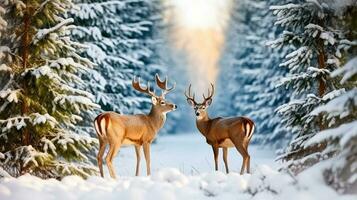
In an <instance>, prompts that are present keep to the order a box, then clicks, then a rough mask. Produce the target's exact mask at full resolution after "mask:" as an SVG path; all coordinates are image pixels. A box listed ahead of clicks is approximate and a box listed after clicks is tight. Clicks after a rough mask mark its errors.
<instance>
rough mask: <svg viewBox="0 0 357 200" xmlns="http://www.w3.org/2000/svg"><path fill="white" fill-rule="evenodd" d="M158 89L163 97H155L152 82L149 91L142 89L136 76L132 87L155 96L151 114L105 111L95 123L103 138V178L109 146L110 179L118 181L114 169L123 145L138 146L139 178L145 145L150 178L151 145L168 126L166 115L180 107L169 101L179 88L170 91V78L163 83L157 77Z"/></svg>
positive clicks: (99, 157) (101, 156) (100, 140)
mask: <svg viewBox="0 0 357 200" xmlns="http://www.w3.org/2000/svg"><path fill="white" fill-rule="evenodd" d="M155 79H156V84H157V86H158V87H159V88H160V89H162V94H161V96H157V95H155V91H152V90H151V89H150V85H149V82H148V84H147V86H146V88H142V87H141V86H140V77H139V80H137V79H136V77H134V79H133V81H132V86H133V88H134V89H135V90H137V91H139V92H142V93H145V94H147V95H149V96H151V101H152V102H151V103H152V107H151V110H150V113H149V114H147V115H144V114H137V115H121V114H118V113H115V112H105V113H102V114H100V115H98V116H97V117H96V118H95V120H94V126H95V130H96V132H97V135H98V138H99V152H98V155H97V160H98V167H99V171H100V175H101V176H102V177H104V175H103V155H104V151H105V147H106V146H107V144H109V151H108V154H107V155H106V157H105V160H106V162H107V166H108V169H109V173H110V176H111V177H112V178H116V175H115V172H114V169H113V163H112V162H113V158H114V157H115V156H116V154H117V153H118V151H119V149H120V147H121V146H122V145H134V146H135V152H136V172H135V175H136V176H138V175H139V167H140V148H141V146H143V150H144V156H145V161H146V173H147V175H150V144H151V143H152V141H153V140H154V139H155V137H156V135H157V133H158V131H159V130H160V128H161V127H162V126H163V125H164V123H165V120H166V113H168V112H170V111H173V110H175V109H176V108H177V106H176V105H175V104H173V103H170V102H168V101H166V99H165V95H166V94H167V93H168V92H170V91H172V90H173V89H174V88H175V85H174V86H172V87H171V88H169V89H168V88H167V78H165V80H164V81H161V80H160V78H159V76H158V75H157V74H156V75H155Z"/></svg>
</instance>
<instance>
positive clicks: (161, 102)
mask: <svg viewBox="0 0 357 200" xmlns="http://www.w3.org/2000/svg"><path fill="white" fill-rule="evenodd" d="M155 80H156V85H157V86H158V87H159V88H160V89H161V90H162V92H161V95H160V96H158V95H156V94H155V90H151V89H150V83H149V82H148V83H147V86H146V88H143V87H141V86H140V77H139V78H136V77H134V79H133V82H132V85H133V88H134V89H135V90H137V91H139V92H141V93H144V94H147V95H149V96H151V103H152V105H153V108H154V109H155V110H156V111H158V112H160V113H164V114H165V113H167V112H170V111H173V110H175V109H176V108H177V106H176V105H175V104H173V103H171V102H169V101H167V100H166V99H165V95H166V94H168V93H169V92H171V91H172V90H173V89H175V86H176V84H174V85H173V86H172V87H171V88H168V87H167V80H168V78H167V77H166V78H165V80H163V81H161V79H160V77H159V75H158V74H156V75H155Z"/></svg>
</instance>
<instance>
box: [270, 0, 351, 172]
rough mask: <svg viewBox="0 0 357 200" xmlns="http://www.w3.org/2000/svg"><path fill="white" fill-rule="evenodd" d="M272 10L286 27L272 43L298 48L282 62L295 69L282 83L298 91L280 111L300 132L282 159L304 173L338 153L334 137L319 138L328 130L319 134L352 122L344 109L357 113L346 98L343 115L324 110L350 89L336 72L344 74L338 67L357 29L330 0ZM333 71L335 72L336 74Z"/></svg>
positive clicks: (274, 7) (348, 49)
mask: <svg viewBox="0 0 357 200" xmlns="http://www.w3.org/2000/svg"><path fill="white" fill-rule="evenodd" d="M352 5H353V4H352ZM354 6H356V5H354ZM352 7H353V6H352ZM271 10H272V11H273V13H274V14H275V15H276V16H277V19H276V22H275V24H276V25H277V26H280V27H282V28H283V29H284V32H283V34H282V35H281V37H280V38H278V39H277V40H275V41H274V42H272V43H271V45H272V46H273V47H282V46H289V47H291V48H293V50H292V51H291V52H289V53H288V54H287V55H286V56H285V61H284V62H282V63H281V64H280V65H281V66H283V67H286V68H287V69H288V70H289V74H288V75H287V76H286V77H284V78H282V79H281V83H280V84H279V85H280V86H281V87H284V88H290V89H292V90H293V94H292V100H291V101H290V102H289V103H287V104H284V105H282V106H280V107H279V108H278V112H279V113H280V114H281V115H282V117H283V122H284V123H285V124H286V125H287V126H288V127H290V128H291V129H292V131H295V132H296V134H294V138H293V140H292V141H291V143H290V144H289V146H288V148H287V149H286V152H285V153H284V154H283V155H282V158H283V160H285V161H287V162H285V164H286V166H288V167H289V168H290V169H292V170H293V171H294V172H300V171H301V170H303V169H305V168H306V167H309V166H311V165H313V164H315V163H317V162H319V161H321V160H323V159H326V158H328V157H330V156H332V155H331V154H330V153H331V152H334V150H333V149H334V147H332V146H331V145H330V143H329V142H327V141H324V140H315V139H313V138H315V136H317V135H324V134H317V133H318V132H321V133H323V132H325V131H328V129H329V128H333V127H336V126H337V125H338V124H341V123H348V122H349V121H350V120H351V119H350V120H347V119H345V118H344V116H343V114H342V110H343V109H348V110H349V112H345V113H344V114H346V115H350V114H351V113H352V116H353V115H354V116H355V115H356V114H355V111H356V110H355V107H354V108H353V107H348V106H347V105H346V104H345V103H346V102H345V103H343V104H341V105H339V106H340V107H339V108H343V109H342V110H340V111H341V112H340V113H339V114H342V115H341V116H334V117H331V116H332V115H333V114H332V113H330V111H328V112H327V115H324V114H323V112H318V111H319V110H320V111H322V110H324V109H322V108H321V107H320V106H322V107H323V105H325V104H326V105H325V106H327V105H332V104H334V103H336V101H341V102H340V103H342V100H341V99H340V100H335V99H336V98H339V97H340V96H341V95H342V94H343V93H345V92H344V91H345V90H346V89H345V88H344V87H343V86H341V84H344V81H342V82H341V81H340V79H339V78H338V77H335V76H334V75H333V74H334V73H336V74H338V71H337V72H336V71H334V70H337V69H338V68H339V67H340V65H341V63H343V61H344V59H345V57H346V55H349V54H350V53H349V51H351V47H353V46H354V45H355V42H353V41H352V40H355V39H356V38H353V37H350V35H351V34H352V35H354V34H355V30H352V29H351V27H348V26H345V25H344V24H343V23H341V21H343V20H344V19H343V17H342V18H341V17H340V16H338V15H337V13H336V11H335V9H334V7H332V6H330V4H329V3H328V1H323V0H321V1H308V0H306V1H305V0H297V1H293V3H289V4H285V5H277V6H272V7H271ZM342 13H343V12H342ZM332 71H334V73H332V75H331V72H332ZM348 74H351V73H350V72H349V73H348ZM353 87H355V86H353ZM347 94H350V93H346V95H347ZM341 98H342V97H341ZM354 98H355V97H354ZM347 101H348V102H349V101H350V100H347ZM352 101H353V100H352ZM349 105H350V104H349ZM345 106H346V107H345ZM354 106H355V103H354ZM327 107H328V106H327ZM318 108H320V109H318ZM325 111H327V110H325ZM311 113H315V114H311ZM338 117H340V119H339V120H337V118H338ZM352 118H353V117H352ZM338 121H339V122H338ZM325 129H327V130H325ZM354 134H355V133H354ZM326 135H328V134H326ZM347 135H348V134H347ZM341 137H342V136H341ZM311 138H312V139H311ZM311 141H316V142H311ZM347 143H348V142H347ZM312 144H313V145H312ZM341 146H343V144H341ZM342 148H344V147H342ZM346 149H348V148H346Z"/></svg>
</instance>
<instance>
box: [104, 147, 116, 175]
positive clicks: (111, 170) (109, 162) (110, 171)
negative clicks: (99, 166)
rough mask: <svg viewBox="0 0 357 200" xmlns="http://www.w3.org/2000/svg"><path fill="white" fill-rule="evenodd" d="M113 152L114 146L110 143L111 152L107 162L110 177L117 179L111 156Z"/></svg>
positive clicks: (106, 159)
mask: <svg viewBox="0 0 357 200" xmlns="http://www.w3.org/2000/svg"><path fill="white" fill-rule="evenodd" d="M113 152H114V144H110V143H109V151H108V154H107V156H106V157H105V161H106V162H107V167H108V170H109V174H110V177H112V178H115V173H114V171H113V165H112V161H111V160H110V156H111V154H113Z"/></svg>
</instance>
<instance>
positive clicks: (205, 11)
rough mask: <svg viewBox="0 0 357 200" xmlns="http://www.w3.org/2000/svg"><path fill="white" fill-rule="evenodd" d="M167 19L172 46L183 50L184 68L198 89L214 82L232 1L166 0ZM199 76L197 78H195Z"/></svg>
mask: <svg viewBox="0 0 357 200" xmlns="http://www.w3.org/2000/svg"><path fill="white" fill-rule="evenodd" d="M167 3H168V5H169V6H168V7H169V8H170V9H168V12H167V13H166V19H167V20H168V23H169V24H170V25H172V26H171V27H172V28H171V30H170V32H171V33H170V34H171V38H172V40H173V43H174V45H175V47H176V48H177V49H178V50H182V51H183V52H185V54H186V57H187V62H188V63H187V70H188V71H189V75H190V76H191V77H190V79H191V81H192V82H193V84H195V85H197V88H198V89H203V88H206V86H207V85H208V82H213V83H214V82H215V81H216V77H217V74H218V66H217V65H218V61H219V58H220V55H221V50H222V47H223V45H224V32H225V29H226V27H227V24H228V21H229V17H230V9H231V7H232V1H231V0H168V2H167ZM198 77H199V78H198Z"/></svg>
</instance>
